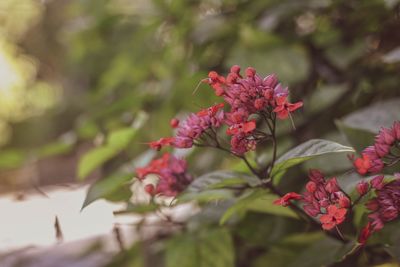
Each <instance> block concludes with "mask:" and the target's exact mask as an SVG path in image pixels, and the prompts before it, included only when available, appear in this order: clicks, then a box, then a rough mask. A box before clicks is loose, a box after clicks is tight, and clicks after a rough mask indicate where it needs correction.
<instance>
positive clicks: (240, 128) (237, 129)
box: [226, 120, 256, 135]
mask: <svg viewBox="0 0 400 267" xmlns="http://www.w3.org/2000/svg"><path fill="white" fill-rule="evenodd" d="M255 128H256V122H255V121H254V120H252V121H248V122H244V123H238V124H235V125H232V126H231V127H229V128H228V129H227V130H226V134H227V135H235V134H240V133H245V134H248V133H251V132H252V131H253V130H254V129H255Z"/></svg>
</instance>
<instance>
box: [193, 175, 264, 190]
mask: <svg viewBox="0 0 400 267" xmlns="http://www.w3.org/2000/svg"><path fill="white" fill-rule="evenodd" d="M259 183H260V181H259V179H258V178H257V177H254V176H253V175H250V174H246V173H239V172H232V171H214V172H211V173H207V174H204V175H202V176H200V177H198V178H196V179H195V180H194V181H193V182H192V183H191V184H190V185H189V187H188V188H187V192H201V191H204V190H207V189H210V188H215V187H223V186H224V185H226V186H230V185H234V184H236V185H238V184H249V185H250V186H256V185H258V184H259Z"/></svg>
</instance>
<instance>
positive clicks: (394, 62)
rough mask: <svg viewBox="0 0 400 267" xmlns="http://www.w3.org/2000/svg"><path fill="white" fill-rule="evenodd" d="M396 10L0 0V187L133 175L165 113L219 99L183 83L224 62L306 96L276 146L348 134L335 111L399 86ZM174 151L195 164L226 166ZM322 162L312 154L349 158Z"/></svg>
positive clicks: (228, 164) (392, 1) (357, 4)
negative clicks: (293, 124) (271, 77)
mask: <svg viewBox="0 0 400 267" xmlns="http://www.w3.org/2000/svg"><path fill="white" fill-rule="evenodd" d="M399 16H400V15H399V3H398V1H396V0H386V1H383V0H368V1H348V0H346V1H344V0H343V1H341V0H339V1H329V0H298V1H281V0H279V1H278V0H260V1H245V0H204V1H194V0H191V1H188V0H170V1H162V0H153V1H148V0H135V1H132V0H113V1H111V0H86V1H83V0H82V1H79V0H74V1H67V0H48V1H38V0H24V1H15V0H2V1H1V2H0V146H1V147H0V169H1V171H0V190H1V191H7V190H15V189H20V188H26V187H28V188H29V187H30V186H32V185H45V184H57V183H64V182H71V181H74V180H75V179H76V178H77V179H78V180H82V179H83V178H85V177H86V176H88V175H89V176H90V177H92V179H96V178H104V177H108V176H110V175H113V177H115V175H117V174H118V175H119V174H121V175H126V174H132V173H133V169H134V167H135V166H138V165H142V164H143V163H144V162H146V161H148V159H149V158H151V157H152V156H153V155H154V153H152V152H151V151H148V150H147V147H146V145H145V144H144V143H146V142H148V141H150V140H154V139H158V138H159V137H161V136H168V135H171V130H170V128H169V120H170V118H172V117H175V116H177V117H178V118H182V117H184V116H185V114H187V112H190V111H196V110H198V109H199V108H203V107H206V106H209V105H211V104H213V103H215V102H216V101H218V99H217V98H216V97H215V96H214V95H213V92H212V90H211V89H210V88H208V87H207V86H206V85H201V86H200V88H199V90H198V92H197V93H196V94H195V95H192V92H193V90H194V89H195V88H196V86H197V84H198V83H199V81H200V80H201V79H203V78H204V77H206V75H207V73H208V71H210V70H216V71H218V72H221V73H226V72H227V71H228V70H229V67H230V66H231V65H233V64H239V65H241V66H242V67H243V68H245V67H247V66H253V67H255V68H256V69H257V70H258V72H259V73H260V74H261V75H267V74H269V73H277V74H278V75H279V78H280V80H281V81H282V82H283V83H284V84H285V85H288V86H289V87H290V88H291V98H292V99H293V100H299V99H302V100H304V102H305V105H304V109H303V111H302V112H300V113H298V114H296V116H295V121H296V125H297V129H296V131H293V130H292V129H291V127H290V124H289V123H287V124H283V126H282V129H281V131H280V133H281V134H280V135H281V140H282V141H281V146H280V148H281V152H282V151H284V150H285V149H287V148H289V147H291V146H293V145H295V144H298V143H300V142H302V141H305V140H308V139H310V138H316V137H327V139H331V140H335V141H340V142H341V143H347V141H349V137H348V138H347V140H346V139H344V138H343V135H340V134H339V132H338V130H337V126H340V125H341V126H342V128H345V127H346V125H345V120H342V121H339V120H338V119H340V118H343V117H344V116H346V115H347V114H350V113H351V112H353V111H355V110H357V109H359V108H362V107H365V106H368V105H370V104H373V103H374V102H378V101H384V100H386V99H391V98H393V97H396V96H400V93H399V90H400V89H399V82H400V76H399V70H400V65H399V62H400V31H399V29H400V18H399ZM392 105H393V107H394V109H395V110H396V107H397V102H394V104H392ZM395 113H396V112H395ZM381 119H382V117H378V118H376V120H375V121H373V123H375V124H374V125H387V124H390V122H385V123H380V121H381ZM335 120H336V125H335ZM371 120H372V119H371ZM347 126H348V125H347ZM352 126H354V125H353V124H352ZM359 128H363V126H362V125H361V126H360V127H359ZM363 129H364V130H369V131H370V132H373V131H374V128H373V127H369V128H368V127H367V129H365V127H364V128H363ZM353 130H354V129H353ZM376 130H377V129H376ZM350 139H351V138H350ZM353 139H354V140H353V141H355V143H356V144H354V142H351V141H352V140H350V143H352V144H353V145H356V146H357V141H359V140H358V139H359V138H358V136H357V138H353ZM360 147H361V144H360ZM262 149H263V148H261V152H260V153H262V152H263V151H262ZM184 153H185V154H187V156H188V158H189V160H190V163H191V165H192V172H194V173H197V174H201V173H203V172H205V171H207V170H211V169H215V168H232V166H233V165H232V164H233V161H234V159H231V158H229V157H220V156H219V154H216V153H214V152H210V151H206V152H204V153H201V154H198V153H197V152H193V151H185V152H184ZM79 159H80V163H79ZM317 163H318V162H312V163H310V165H312V164H314V165H315V164H317ZM325 163H326V162H325ZM330 163H331V164H329V166H326V164H324V162H320V163H319V164H320V165H324V167H326V168H327V170H326V171H327V172H335V171H338V169H345V168H347V167H348V162H347V161H346V160H338V162H336V161H333V162H332V161H330ZM317 165H318V164H317ZM235 168H240V166H236V167H235ZM121 179H122V181H125V180H126V179H124V178H121Z"/></svg>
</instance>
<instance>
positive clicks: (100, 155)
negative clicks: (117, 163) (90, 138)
mask: <svg viewBox="0 0 400 267" xmlns="http://www.w3.org/2000/svg"><path fill="white" fill-rule="evenodd" d="M135 133H136V129H135V128H123V129H119V130H116V131H113V132H111V133H110V135H109V136H108V139H107V142H106V144H105V145H103V146H100V147H96V148H93V149H92V150H90V151H89V152H87V153H86V154H85V155H83V156H82V158H81V159H80V160H79V166H78V177H79V178H80V179H81V180H82V179H84V178H85V177H86V176H88V175H89V174H90V173H91V172H92V171H94V170H95V169H96V168H98V167H99V166H101V165H102V164H103V163H105V162H107V161H108V160H110V159H111V158H113V157H114V156H116V155H117V154H118V153H120V152H121V151H122V150H123V149H124V148H125V147H127V146H128V144H129V143H130V142H131V141H132V139H133V138H134V136H135Z"/></svg>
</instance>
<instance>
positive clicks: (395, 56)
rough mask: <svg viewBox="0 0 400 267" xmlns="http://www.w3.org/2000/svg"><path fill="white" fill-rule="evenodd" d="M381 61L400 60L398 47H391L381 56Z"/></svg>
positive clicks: (395, 61)
mask: <svg viewBox="0 0 400 267" xmlns="http://www.w3.org/2000/svg"><path fill="white" fill-rule="evenodd" d="M382 61H383V62H385V63H389V64H390V63H397V62H399V61H400V47H397V48H395V49H393V50H392V51H390V52H388V53H386V54H385V55H383V56H382Z"/></svg>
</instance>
